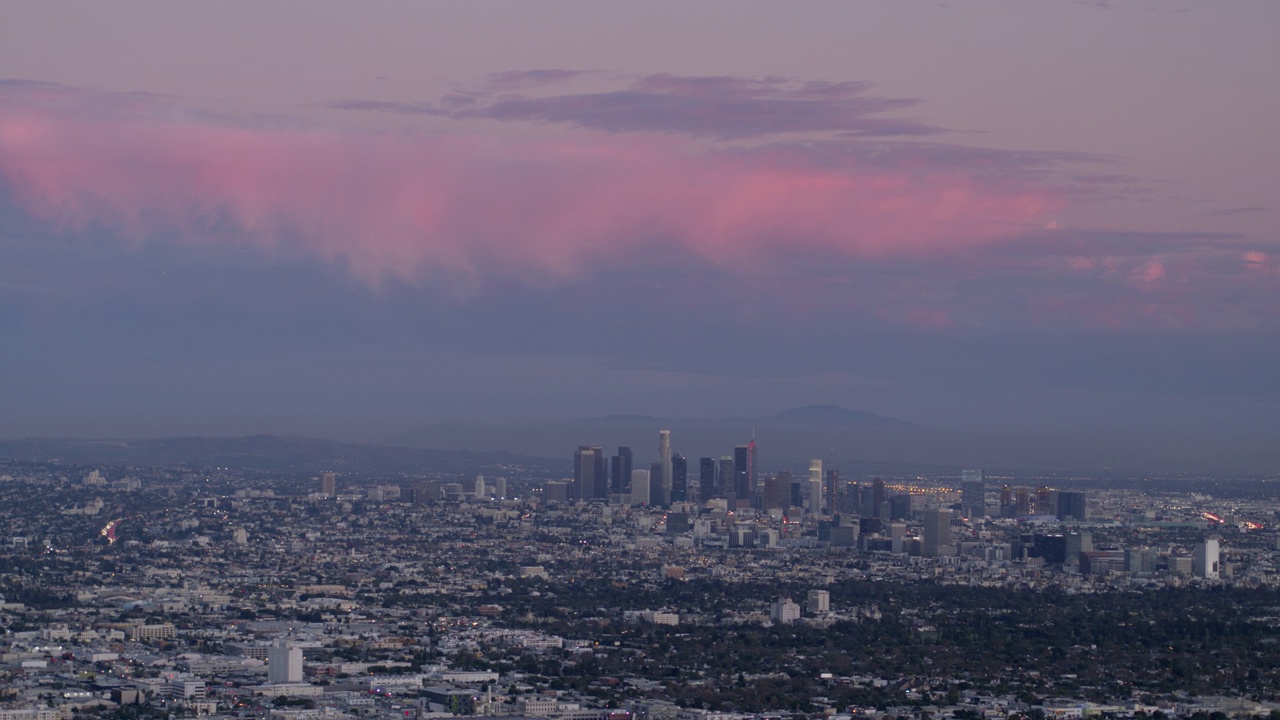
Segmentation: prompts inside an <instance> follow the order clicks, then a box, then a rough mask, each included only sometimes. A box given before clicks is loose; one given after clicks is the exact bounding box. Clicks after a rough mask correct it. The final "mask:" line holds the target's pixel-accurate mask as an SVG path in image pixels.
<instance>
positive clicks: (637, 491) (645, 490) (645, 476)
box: [630, 470, 649, 505]
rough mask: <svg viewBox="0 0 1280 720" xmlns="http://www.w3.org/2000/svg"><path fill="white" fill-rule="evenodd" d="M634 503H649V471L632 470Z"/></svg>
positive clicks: (632, 496)
mask: <svg viewBox="0 0 1280 720" xmlns="http://www.w3.org/2000/svg"><path fill="white" fill-rule="evenodd" d="M630 504H632V505H648V504H649V471H648V470H632V471H631V503H630Z"/></svg>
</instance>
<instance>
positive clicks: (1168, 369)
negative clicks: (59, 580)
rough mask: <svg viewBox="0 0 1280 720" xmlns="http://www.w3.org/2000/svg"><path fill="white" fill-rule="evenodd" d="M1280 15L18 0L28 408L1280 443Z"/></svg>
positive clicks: (18, 313)
mask: <svg viewBox="0 0 1280 720" xmlns="http://www.w3.org/2000/svg"><path fill="white" fill-rule="evenodd" d="M1277 37H1280V5H1277V4H1276V3H1274V2H1269V1H1267V2H1261V1H1260V2H1240V3H1230V4H1218V3H1214V4H1208V3H1199V2H1171V1H1161V2H1131V3H1114V4H1113V3H1106V2H1100V3H1092V2H1080V3H1069V2H1061V3H1023V2H965V3H937V4H926V3H898V2H880V3H874V2H872V3H844V2H830V3H817V2H815V3H799V4H795V3H754V2H736V1H735V2H723V3H717V2H707V3H683V2H682V3H663V2H644V3H639V2H637V3H605V2H596V1H592V2H580V3H555V2H552V3H524V2H505V3H504V2H475V1H474V0H468V1H466V2H452V3H418V2H403V3H393V2H375V3H349V2H341V3H338V2H335V3H328V2H288V3H285V2H281V3H261V2H232V1H223V2H216V3H199V4H195V3H171V2H132V1H128V0H126V1H122V2H116V3H110V4H106V3H98V2H82V3H75V2H69V3H48V2H44V1H36V2H21V1H16V2H9V3H6V5H5V9H4V11H3V21H2V22H0V347H3V350H4V352H3V353H0V408H3V411H2V412H0V435H3V436H16V435H28V434H53V435H112V436H119V435H152V434H189V433H191V434H194V433H219V434H221V433H237V434H238V433H251V432H289V433H299V434H316V435H323V436H329V437H337V438H343V439H365V440H368V439H379V438H384V437H389V436H392V435H395V434H397V433H399V432H402V431H405V430H409V429H412V428H414V427H417V426H421V425H423V424H425V423H429V422H437V421H445V420H450V419H459V420H468V421H487V420H500V421H517V420H530V419H543V418H548V419H550V418H570V417H589V416H598V415H607V414H613V413H642V414H652V415H661V416H670V417H688V416H751V415H765V414H770V413H773V412H777V411H779V410H782V409H785V408H788V407H792V406H795V405H801V404H810V403H837V404H841V405H845V406H847V407H851V408H857V409H862V410H867V411H870V412H876V413H881V414H886V415H892V416H897V417H902V418H906V419H909V420H914V421H916V422H920V423H923V424H929V425H937V426H942V427H956V428H961V427H963V428H975V429H1001V430H1010V429H1043V430H1061V429H1078V428H1115V429H1126V428H1127V429H1138V430H1142V431H1157V432H1158V431H1166V430H1193V431H1216V432H1227V433H1248V432H1262V433H1274V432H1277V431H1280V238H1277V233H1276V223H1277V212H1278V205H1277V202H1278V199H1277V193H1278V192H1280V141H1277V139H1276V137H1275V133H1276V128H1280V93H1278V92H1276V81H1275V77H1274V74H1275V69H1276V68H1277V67H1280V43H1277V42H1276V38H1277Z"/></svg>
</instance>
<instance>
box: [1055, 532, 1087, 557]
mask: <svg viewBox="0 0 1280 720" xmlns="http://www.w3.org/2000/svg"><path fill="white" fill-rule="evenodd" d="M1063 547H1064V550H1063V557H1062V561H1063V562H1064V563H1066V564H1068V565H1079V564H1080V553H1087V552H1093V533H1091V532H1071V533H1067V534H1066V535H1064V536H1063Z"/></svg>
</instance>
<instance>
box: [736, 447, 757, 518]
mask: <svg viewBox="0 0 1280 720" xmlns="http://www.w3.org/2000/svg"><path fill="white" fill-rule="evenodd" d="M755 487H756V441H755V440H754V439H752V440H751V442H749V443H747V444H746V445H739V446H738V447H736V448H734V449H733V501H734V504H735V506H738V507H747V506H749V505H750V503H751V493H752V492H754V490H755Z"/></svg>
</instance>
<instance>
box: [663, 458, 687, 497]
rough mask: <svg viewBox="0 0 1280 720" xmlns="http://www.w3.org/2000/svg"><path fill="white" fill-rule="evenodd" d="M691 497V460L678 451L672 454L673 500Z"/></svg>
mask: <svg viewBox="0 0 1280 720" xmlns="http://www.w3.org/2000/svg"><path fill="white" fill-rule="evenodd" d="M689 499H690V498H689V461H688V460H685V459H684V456H683V455H681V454H680V453H676V454H675V455H672V456H671V502H673V503H678V502H684V501H686V500H689ZM668 504H670V503H668Z"/></svg>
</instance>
